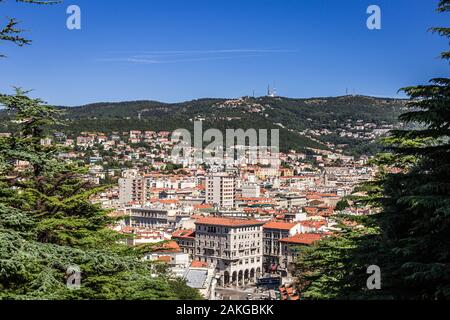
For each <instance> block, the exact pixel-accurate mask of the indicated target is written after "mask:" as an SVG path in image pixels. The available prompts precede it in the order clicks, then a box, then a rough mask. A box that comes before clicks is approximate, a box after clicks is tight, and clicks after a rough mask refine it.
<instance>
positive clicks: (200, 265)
mask: <svg viewBox="0 0 450 320" xmlns="http://www.w3.org/2000/svg"><path fill="white" fill-rule="evenodd" d="M208 266H209V264H208V262H202V261H192V263H191V267H192V268H208Z"/></svg>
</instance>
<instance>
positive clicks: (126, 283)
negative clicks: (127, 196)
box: [0, 89, 199, 299]
mask: <svg viewBox="0 0 450 320" xmlns="http://www.w3.org/2000/svg"><path fill="white" fill-rule="evenodd" d="M0 104H2V105H4V106H6V108H8V109H9V110H10V111H11V112H13V113H14V114H15V116H16V121H17V122H18V123H19V127H20V130H19V132H18V134H15V135H12V136H10V137H2V138H0V270H1V272H0V299H1V298H6V299H180V298H182V299H197V298H199V293H198V291H197V290H194V289H191V288H189V287H187V286H186V284H185V283H184V282H183V281H181V280H180V279H175V278H173V277H172V276H171V275H170V273H169V272H168V270H167V269H166V268H164V267H162V266H159V265H155V264H151V263H149V262H145V261H143V260H142V252H141V251H136V250H135V249H134V248H130V247H127V246H125V245H124V244H121V240H124V238H123V236H122V235H120V234H119V233H117V232H115V231H113V230H112V229H111V228H110V226H112V225H113V224H114V223H115V220H114V219H112V218H111V217H109V216H108V212H107V211H105V210H103V209H102V208H101V207H100V206H99V205H96V204H93V203H92V202H91V201H90V198H91V196H92V195H94V194H95V193H97V192H98V191H100V189H99V188H95V187H93V186H92V185H90V183H89V182H87V181H86V179H84V174H85V173H86V169H85V168H84V167H80V166H78V165H77V164H75V163H66V162H61V161H59V160H58V159H57V157H56V153H57V151H58V150H57V149H56V148H55V147H52V146H50V147H48V146H44V145H42V144H41V139H42V138H44V137H46V135H47V134H48V132H47V127H48V126H51V125H53V124H54V123H55V122H56V116H57V112H56V111H55V110H54V109H53V108H51V107H49V106H47V105H45V104H44V103H43V102H42V101H41V100H38V99H30V98H29V97H27V96H26V92H24V91H21V90H20V89H16V93H15V94H14V95H0ZM74 265H75V266H79V268H80V270H81V273H82V281H81V288H80V289H79V290H71V289H70V288H68V287H67V286H66V277H67V275H66V272H67V269H68V268H69V267H70V266H74Z"/></svg>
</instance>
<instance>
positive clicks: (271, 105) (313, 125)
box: [0, 96, 405, 154]
mask: <svg viewBox="0 0 450 320" xmlns="http://www.w3.org/2000/svg"><path fill="white" fill-rule="evenodd" d="M404 103H405V101H403V100H397V99H387V98H384V99H382V98H373V97H366V96H343V97H328V98H314V99H291V98H281V97H280V98H271V97H260V98H249V97H247V98H241V99H236V100H227V99H199V100H192V101H187V102H182V103H162V102H157V101H128V102H118V103H95V104H89V105H84V106H80V107H71V108H68V107H60V108H61V110H62V111H63V116H62V118H63V120H65V121H64V122H65V123H66V125H65V126H64V127H58V128H56V129H57V130H61V131H64V132H65V133H67V134H69V135H76V134H79V133H80V132H83V131H97V132H105V133H109V132H114V131H128V130H133V129H136V130H155V131H161V130H167V131H173V130H175V129H178V128H186V129H188V130H191V129H192V128H193V121H195V120H197V119H202V120H203V123H204V125H203V127H204V130H207V129H208V128H217V129H220V130H223V131H225V129H228V128H234V129H237V128H242V129H249V128H254V129H271V128H278V129H280V137H281V148H282V149H283V150H287V149H290V148H294V149H298V150H302V149H304V148H308V147H311V148H323V149H327V148H342V149H343V150H344V151H346V152H347V153H353V154H359V153H365V152H371V151H374V150H375V149H376V148H377V144H376V143H375V140H376V137H377V134H378V132H382V131H386V130H387V129H390V128H392V127H394V126H397V125H398V123H397V117H398V115H399V114H400V113H401V111H402V107H403V105H404ZM8 119H9V115H8V114H7V113H6V112H5V111H2V112H0V132H5V131H6V132H7V131H12V130H13V129H14V124H12V123H11V122H9V121H8ZM358 132H359V133H358ZM370 132H375V133H376V134H371V133H370Z"/></svg>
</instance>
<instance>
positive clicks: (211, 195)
mask: <svg viewBox="0 0 450 320" xmlns="http://www.w3.org/2000/svg"><path fill="white" fill-rule="evenodd" d="M205 192H206V199H205V200H206V203H208V204H212V205H215V206H217V207H219V208H233V207H234V199H235V178H234V176H233V175H231V174H228V173H225V172H219V173H210V174H208V175H207V176H206V188H205Z"/></svg>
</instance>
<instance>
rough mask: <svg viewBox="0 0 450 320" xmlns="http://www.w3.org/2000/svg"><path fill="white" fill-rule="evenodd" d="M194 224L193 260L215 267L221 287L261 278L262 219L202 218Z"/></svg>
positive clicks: (242, 283) (240, 284)
mask: <svg viewBox="0 0 450 320" xmlns="http://www.w3.org/2000/svg"><path fill="white" fill-rule="evenodd" d="M195 224H196V228H195V260H197V261H201V262H207V263H209V264H211V265H213V266H215V268H216V272H217V274H218V275H220V284H221V285H222V286H230V285H231V286H243V285H245V284H248V283H255V282H256V280H257V279H258V278H259V277H261V274H262V262H263V261H262V259H263V247H262V233H263V230H262V226H263V224H264V222H261V221H257V220H244V219H232V218H219V217H204V218H200V219H198V220H197V221H196V222H195Z"/></svg>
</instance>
